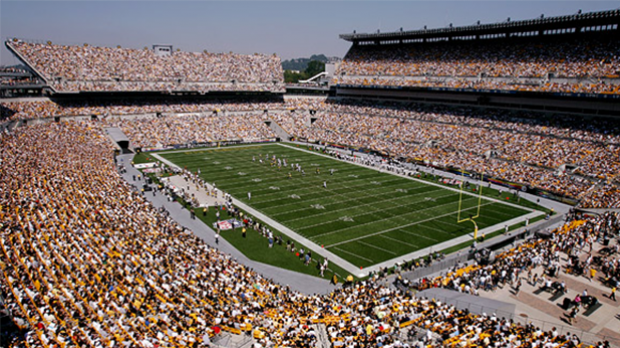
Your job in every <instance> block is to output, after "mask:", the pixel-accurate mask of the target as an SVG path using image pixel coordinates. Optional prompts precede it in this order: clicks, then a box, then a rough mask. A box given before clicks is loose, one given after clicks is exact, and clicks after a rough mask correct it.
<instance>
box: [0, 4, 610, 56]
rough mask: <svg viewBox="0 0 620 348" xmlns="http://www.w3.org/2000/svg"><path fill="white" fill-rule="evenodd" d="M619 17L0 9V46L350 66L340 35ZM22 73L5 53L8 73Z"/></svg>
mask: <svg viewBox="0 0 620 348" xmlns="http://www.w3.org/2000/svg"><path fill="white" fill-rule="evenodd" d="M618 8H620V1H490V0H487V1H465V0H461V1H405V0H403V1H354V0H348V1H327V0H315V1H301V0H289V1H262V0H252V1H235V0H227V1H224V0H222V1H206V0H195V1H180V0H179V1H176V0H168V1H149V0H141V1H90V0H85V1H84V0H82V1H55V0H46V1H29V0H13V1H11V0H0V36H1V37H2V41H3V42H4V41H5V40H6V39H7V38H13V37H17V38H22V39H30V40H40V41H48V40H49V41H52V42H54V43H58V44H72V45H82V44H84V43H88V44H91V45H95V46H117V45H121V46H122V47H131V48H143V47H145V46H146V47H151V46H152V45H153V44H171V45H173V46H174V49H175V50H176V49H177V48H178V49H181V50H183V51H195V52H197V51H203V50H205V49H206V50H207V51H209V52H229V51H232V52H235V53H242V54H251V53H256V52H258V53H264V54H272V53H276V54H277V55H279V56H280V57H281V58H282V59H290V58H297V57H309V56H310V55H312V54H321V53H323V54H325V55H327V56H337V57H343V56H344V55H345V54H346V52H347V50H348V49H349V47H350V44H349V43H348V42H346V41H344V40H341V39H339V37H338V35H339V34H344V33H352V32H353V31H354V30H355V31H356V32H357V33H374V32H376V31H377V30H380V31H381V32H388V31H398V30H400V28H401V27H402V28H403V30H415V29H421V28H423V27H424V26H425V25H426V26H428V28H429V29H430V28H443V27H447V26H448V25H450V23H452V24H453V25H454V26H461V25H471V24H475V23H476V22H477V21H478V20H480V21H481V23H483V24H484V23H497V22H502V21H506V20H507V18H508V17H510V18H511V20H520V19H532V18H538V17H540V15H541V14H544V15H545V16H547V17H549V16H557V15H567V14H573V13H576V12H577V11H578V10H580V9H581V10H582V11H583V12H592V11H601V10H610V9H618ZM16 63H19V62H18V60H17V59H16V58H14V57H13V56H12V54H11V53H10V52H9V51H8V50H7V49H6V48H5V47H4V45H2V49H1V50H0V64H2V65H12V64H16Z"/></svg>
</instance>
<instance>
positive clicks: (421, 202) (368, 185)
mask: <svg viewBox="0 0 620 348" xmlns="http://www.w3.org/2000/svg"><path fill="white" fill-rule="evenodd" d="M301 149H304V148H303V147H301V148H296V147H293V146H285V145H279V144H264V145H253V146H238V147H226V148H217V149H200V150H198V151H181V152H179V151H177V152H173V153H165V152H164V153H160V155H161V156H162V157H163V158H165V159H167V160H169V161H171V162H173V163H174V164H176V165H178V166H179V167H181V168H187V169H189V170H191V171H192V172H196V171H197V170H198V169H200V172H201V177H202V178H203V179H204V180H205V181H207V182H209V183H215V184H216V185H217V187H218V188H219V189H222V190H224V191H226V192H228V193H230V194H231V195H233V197H235V198H236V199H239V200H241V201H243V202H244V203H246V204H248V205H250V206H251V207H252V208H254V209H256V210H258V211H260V212H261V213H263V214H265V215H267V216H269V217H271V218H272V219H274V220H276V221H278V222H279V223H281V224H283V225H285V226H287V227H288V228H290V229H291V230H293V231H295V232H297V233H298V234H300V235H303V236H304V237H306V238H308V239H309V240H311V241H313V242H314V243H316V244H317V245H323V246H324V247H325V248H326V249H328V250H329V251H331V252H333V253H334V254H336V255H338V256H340V257H342V258H343V259H346V260H347V261H349V262H351V263H352V264H354V265H356V266H363V267H368V266H371V265H374V264H377V263H379V262H382V261H386V260H390V259H393V258H395V257H398V256H400V255H405V254H408V253H411V252H414V251H416V250H419V249H422V248H426V247H430V246H432V245H435V244H438V243H441V242H444V241H447V240H450V239H453V238H456V237H459V236H462V235H464V234H468V233H471V232H473V225H472V224H471V223H465V224H458V223H457V222H456V220H457V218H456V214H457V208H458V201H459V193H458V192H454V191H451V190H448V189H445V188H443V187H438V186H434V185H429V184H427V183H424V182H421V181H418V180H412V179H409V178H405V177H400V176H396V175H392V174H389V173H382V172H380V171H378V170H375V169H370V168H365V167H361V166H358V165H354V164H351V163H347V162H343V161H338V160H336V159H332V158H328V157H327V156H321V155H319V154H318V153H316V152H311V151H301ZM274 155H275V156H276V157H277V158H280V159H286V161H287V162H288V166H287V167H282V168H278V167H277V166H272V165H271V158H272V156H274ZM259 156H260V158H262V160H263V163H260V161H259ZM267 157H268V159H267ZM290 163H299V164H300V165H301V167H302V168H303V170H304V171H305V175H302V174H301V173H299V172H297V171H295V170H293V169H291V166H290ZM317 168H318V169H319V171H320V173H317ZM331 169H333V170H334V173H333V175H332V174H331V173H330V170H331ZM289 173H290V174H291V178H289ZM324 184H326V186H327V187H326V188H325V187H324ZM248 192H251V199H249V198H248ZM477 202H478V197H477V196H468V195H463V201H462V209H463V211H464V215H465V216H467V214H469V213H474V214H475V211H476V207H477ZM527 213H529V211H527V210H525V209H522V208H518V207H515V206H511V205H508V204H504V203H501V202H494V201H491V200H487V199H484V198H483V201H482V210H481V216H480V217H479V218H478V219H476V222H477V223H478V226H479V228H480V229H483V228H485V227H488V226H492V225H497V224H501V223H502V222H504V221H507V220H510V219H513V218H515V217H518V216H521V215H524V214H527Z"/></svg>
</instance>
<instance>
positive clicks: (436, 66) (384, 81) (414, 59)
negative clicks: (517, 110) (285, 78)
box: [334, 38, 620, 94]
mask: <svg viewBox="0 0 620 348" xmlns="http://www.w3.org/2000/svg"><path fill="white" fill-rule="evenodd" d="M618 49H619V42H618V40H617V39H613V38H611V39H603V38H589V39H584V38H579V39H574V38H569V39H567V38H560V39H558V40H545V41H542V40H538V39H535V38H529V39H526V40H523V39H513V40H511V41H507V40H483V41H481V42H467V41H466V42H459V41H455V42H437V43H432V42H430V43H412V44H401V45H381V46H378V45H354V46H353V47H351V49H350V50H349V52H348V53H347V55H346V56H345V58H344V60H343V62H342V64H341V65H340V67H339V69H338V71H337V72H336V77H335V80H334V82H335V83H336V84H340V85H358V86H359V85H363V86H374V85H378V86H415V87H449V88H460V89H499V90H515V91H536V92H572V93H608V94H618V93H620V90H619V87H620V84H618V78H619V75H620V72H619V71H618V66H620V61H618V55H617V54H616V52H618ZM586 50H587V52H588V54H587V55H583V52H584V51H586Z"/></svg>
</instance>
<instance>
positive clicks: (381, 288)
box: [0, 10, 620, 348]
mask: <svg viewBox="0 0 620 348" xmlns="http://www.w3.org/2000/svg"><path fill="white" fill-rule="evenodd" d="M618 18H620V10H613V11H605V12H601V13H594V14H578V15H573V16H564V17H554V18H545V19H538V20H531V21H517V22H507V23H496V24H491V25H476V26H469V27H461V28H452V27H450V28H443V29H431V30H426V29H424V30H419V31H411V32H407V31H405V32H403V31H401V32H397V33H377V34H352V35H342V36H341V37H342V38H343V39H345V40H348V41H351V42H353V46H352V47H351V49H350V50H349V52H348V53H347V56H346V57H345V59H344V61H343V62H342V63H341V64H340V65H339V67H338V70H337V73H336V76H333V79H334V80H333V81H334V82H335V83H336V84H337V85H336V86H334V87H333V88H331V89H330V90H329V92H327V91H326V92H325V93H329V95H330V96H329V97H328V98H314V97H312V98H311V97H300V98H294V97H292V96H286V97H283V96H282V93H283V92H284V81H283V72H282V68H281V62H280V59H279V58H278V57H277V56H275V55H273V56H265V55H259V54H254V55H239V54H233V53H228V54H212V53H207V52H202V53H188V52H180V51H173V50H172V48H171V47H170V46H166V47H163V46H162V47H159V48H158V49H161V50H158V49H156V48H155V47H154V48H153V50H150V49H146V48H145V49H144V50H137V49H126V48H120V47H118V48H107V47H94V46H91V45H82V46H63V45H57V44H53V43H51V42H48V43H32V42H27V41H22V40H17V39H11V40H8V41H6V46H7V47H8V48H9V50H11V52H13V53H14V54H15V55H17V56H18V58H19V59H20V60H21V61H22V62H24V63H25V64H27V65H28V70H27V71H6V73H7V74H9V75H11V74H12V75H11V76H9V75H6V76H7V78H6V79H3V83H5V82H4V81H20V80H21V81H22V82H24V83H25V84H36V85H41V83H39V82H41V79H43V80H44V81H45V85H46V86H45V87H42V88H48V87H50V88H52V89H53V92H54V93H52V96H51V97H50V98H47V97H45V98H37V99H34V98H21V99H11V100H4V101H0V149H1V151H0V346H2V347H8V348H87V347H88V348H91V347H94V348H133V347H142V348H156V347H161V348H185V347H191V348H206V347H209V348H223V347H226V348H228V347H230V348H244V347H250V346H251V347H252V348H289V347H290V348H371V347H382V348H434V347H438V348H439V347H443V348H474V347H477V348H504V347H506V348H612V347H620V334H619V333H618V332H619V330H617V329H618V328H620V324H619V323H618V322H617V319H618V309H619V308H620V307H619V304H618V302H617V301H616V298H615V296H616V291H617V288H618V286H620V258H619V257H618V255H620V213H619V212H618V209H620V123H619V122H618V121H617V118H614V117H606V116H610V115H615V114H617V113H618V110H619V109H618V106H617V103H616V101H617V100H618V99H619V98H620V89H619V88H620V68H619V67H620V54H619V52H620V42H619V39H618V38H619V35H618V33H620V30H619V27H618ZM30 72H32V74H33V75H31V74H30ZM13 75H15V76H13ZM10 83H13V82H10ZM6 84H9V82H7V83H6ZM392 87H394V88H392ZM409 87H412V88H409ZM433 88H435V89H434V90H433ZM420 90H422V92H420ZM489 90H494V91H493V92H488V93H487V92H484V91H489ZM472 91H475V93H472ZM496 91H500V92H499V93H496ZM508 91H511V92H510V93H509V92H508ZM512 91H518V92H519V93H517V92H514V93H512ZM46 92H47V90H46ZM81 92H88V93H81ZM91 92H113V93H91ZM135 92H146V93H135ZM152 92H154V93H152ZM177 92H178V93H177ZM186 92H187V93H186ZM211 92H221V93H213V94H214V95H215V96H213V95H210V93H211ZM228 92H234V93H228ZM246 92H247V93H246ZM256 92H265V93H256ZM400 92H402V93H400ZM521 92H523V93H521ZM527 92H539V93H527ZM565 92H568V94H570V95H568V96H565V95H558V93H560V94H561V93H565ZM399 93H400V94H399ZM419 93H422V94H419ZM492 93H493V94H496V95H495V96H493V97H489V96H488V95H487V94H492ZM578 93H588V95H577V94H578ZM42 94H43V93H42ZM46 94H47V93H46ZM416 94H417V96H416ZM430 94H433V96H431V97H429V95H430ZM497 94H499V95H500V96H499V97H498V96H497ZM509 94H510V95H511V96H510V97H506V99H503V100H499V99H501V98H504V95H509ZM453 96H456V97H457V98H461V99H462V100H459V101H458V102H457V101H450V100H449V99H451V98H453ZM216 98H217V99H216ZM510 98H512V99H510ZM438 99H442V100H441V101H439V102H436V101H437V100H438ZM498 100H499V101H498ZM462 101H463V102H462ZM521 101H524V102H523V104H522V105H521V104H520V106H519V107H513V105H514V104H511V103H517V104H519V103H521ZM582 102H584V103H586V104H588V106H587V107H583V108H577V107H576V105H579V104H580V103H582ZM553 103H555V104H554V105H552V106H551V105H550V104H553ZM571 103H572V104H571ZM561 104H565V105H561ZM557 105H561V106H562V107H563V108H558V107H557ZM535 106H540V108H539V109H536V108H535ZM528 108H529V109H528ZM535 110H542V111H547V112H538V111H535ZM552 110H553V112H554V113H551V111H552ZM560 111H563V112H560ZM280 140H286V141H290V142H288V143H287V144H276V142H279V141H280ZM227 145H234V146H227ZM123 152H126V153H129V152H135V156H134V155H133V154H123ZM287 161H288V162H287ZM300 163H302V164H303V166H304V168H305V170H308V174H307V175H306V172H305V171H304V170H303V169H302V166H301V165H300ZM289 167H290V168H291V169H290V171H289V169H288V168H289ZM132 176H133V177H132ZM326 178H327V179H326ZM478 178H480V180H481V181H478ZM173 179H174V180H179V181H178V182H173ZM482 180H484V183H483V182H482ZM148 190H151V191H152V192H148V193H147V191H148ZM483 190H484V191H485V192H484V194H482V192H483ZM487 190H488V191H487ZM199 196H200V197H199ZM203 196H204V197H207V198H205V202H206V203H204V204H203V202H201V201H200V199H202V197H203ZM246 196H247V199H245V197H246ZM522 198H523V199H522ZM323 200H324V201H323ZM541 200H542V201H543V202H540V201H541ZM535 201H536V203H534V202H535ZM476 202H477V203H476ZM562 203H568V204H570V205H571V206H569V205H566V204H562ZM553 208H559V209H560V210H561V211H559V214H556V213H557V212H556V211H554V209H553ZM476 209H477V211H478V214H477V215H476V216H473V214H469V213H471V212H473V211H475V210H476ZM464 215H469V219H465V220H461V217H462V216H464ZM225 216H228V218H225ZM455 218H456V219H455ZM475 219H477V220H475ZM530 219H531V221H530ZM462 222H474V225H476V230H475V232H473V233H472V231H474V230H473V227H472V226H471V224H467V225H468V226H465V225H466V224H461V223H462ZM478 224H479V225H480V226H481V231H484V232H481V236H480V235H478ZM210 226H213V228H211V227H210ZM427 232H428V233H427ZM486 232H488V233H489V234H488V235H486V236H488V238H487V239H486V240H485V233H486ZM287 233H290V234H287ZM274 234H275V236H276V238H275V241H274ZM220 236H221V237H222V239H223V241H220V239H219V238H220ZM496 237H497V238H496ZM296 238H298V239H296ZM373 238H374V239H373ZM283 239H285V240H287V239H288V240H287V241H286V243H283ZM291 239H292V240H293V241H292V242H291ZM211 240H213V241H214V242H215V247H213V246H211V245H209V244H208V243H209V241H211ZM267 241H269V242H267ZM375 242H376V243H375ZM444 242H445V243H444ZM452 242H453V243H452ZM479 242H480V243H481V244H480V245H479V244H477V243H479ZM242 243H243V244H242ZM446 243H452V244H450V246H446ZM283 244H286V246H283ZM481 245H482V246H481ZM244 248H245V249H244ZM285 248H286V249H285ZM304 248H306V249H305V250H304ZM433 248H435V249H433ZM467 248H470V249H469V251H467ZM486 248H489V249H486ZM491 248H493V250H495V251H494V252H492V253H491V252H490V250H491ZM250 249H251V251H252V252H254V253H255V254H253V255H251V254H250V253H249V252H248V253H246V254H245V255H243V254H242V252H247V250H250ZM224 250H227V251H228V252H230V254H228V253H225V252H224ZM403 250H404V251H403ZM411 250H415V252H413V251H411ZM452 250H457V251H455V252H453V251H452ZM418 251H419V254H416V256H412V255H414V254H415V253H416V252H418ZM313 252H314V256H313V254H312V253H313ZM444 253H446V254H448V253H451V254H449V255H448V256H447V257H446V258H444V256H445V255H443V254H444ZM257 254H264V255H261V256H264V259H259V258H255V257H256V255H257ZM282 255H284V256H282ZM327 255H328V256H329V259H328V257H327ZM332 256H334V257H333V258H332ZM238 257H239V258H238ZM437 257H439V258H440V260H436V258H437ZM238 260H244V261H243V263H242V262H239V261H238ZM264 260H268V261H269V262H273V264H276V265H279V266H283V267H285V266H289V265H288V264H293V263H296V264H295V265H294V266H299V268H301V269H302V271H299V269H298V268H297V269H296V268H295V267H291V268H288V269H290V270H296V271H299V272H300V273H305V275H300V274H295V275H293V274H292V273H289V271H288V270H277V271H273V268H272V267H264V265H263V264H262V262H263V261H264ZM273 260H284V261H282V262H281V263H280V264H278V263H277V262H276V261H273ZM352 260H357V262H356V263H354V261H352ZM395 260H398V261H395ZM436 261H437V262H436ZM244 263H245V264H244ZM345 263H346V264H345ZM285 264H286V265H285ZM309 265H313V266H314V265H316V266H317V267H316V269H314V267H308V266H309ZM349 266H352V267H349ZM388 267H389V268H388ZM285 268H286V267H285ZM258 269H262V270H265V272H266V273H265V274H261V273H260V272H258V271H256V270H258ZM358 270H359V272H358ZM270 272H273V273H270ZM339 272H340V273H339ZM420 274H422V275H420ZM312 275H315V276H316V277H312ZM354 275H357V276H360V277H364V278H362V279H356V278H354V277H353V276H354ZM297 277H299V278H297ZM319 277H324V279H322V278H319ZM271 278H274V279H277V280H278V281H277V282H276V281H273V280H271ZM293 278H294V279H295V281H294V282H288V280H290V279H293ZM302 278H303V280H302V281H300V282H297V280H298V279H302ZM328 278H331V279H332V281H331V284H330V285H328V281H327V280H326V279H328ZM284 279H285V280H286V281H283V280H284ZM343 280H344V281H345V282H344V284H342V283H343ZM299 283H301V284H299ZM285 284H291V286H290V287H289V285H285ZM317 284H319V285H317ZM309 285H312V286H315V285H316V287H325V288H326V289H328V290H330V291H331V292H329V293H328V294H326V293H327V292H328V291H327V290H326V291H324V292H323V293H324V294H310V292H312V291H310V290H308V289H306V288H304V286H306V287H308V288H310V286H309ZM316 287H315V289H316ZM296 288H297V289H299V290H302V291H298V290H295V289H296ZM437 288H442V289H441V290H443V291H446V292H447V291H448V290H450V292H451V293H452V294H453V296H455V298H457V297H458V300H456V301H448V300H443V299H440V298H439V297H437V296H435V295H439V294H440V292H439V291H437V292H432V290H437ZM584 289H585V290H584ZM304 291H305V292H308V293H304ZM417 291H421V292H422V294H424V291H430V292H427V294H428V293H430V294H431V295H429V296H431V297H424V296H423V295H420V293H418V292H417ZM475 296H479V297H475ZM543 296H544V298H543ZM550 296H552V297H550ZM453 299H454V298H453ZM480 299H483V300H482V301H481V302H476V301H478V300H480ZM491 299H501V300H504V301H506V302H504V305H505V304H509V305H511V306H513V310H512V311H509V312H500V311H499V310H498V311H497V312H489V311H487V310H485V308H487V307H484V306H482V305H481V306H478V305H477V304H476V303H485V305H486V304H488V303H490V302H491V301H492V300H491ZM484 300H486V301H488V302H484ZM459 301H461V302H460V303H459ZM468 301H474V302H468ZM455 302H456V305H455V304H454V303H455ZM515 305H516V306H517V307H518V309H516V308H515ZM489 308H490V307H489ZM498 308H499V307H498ZM476 309H479V310H476ZM495 309H497V308H496V307H493V310H494V311H495ZM595 312H596V314H593V313H595Z"/></svg>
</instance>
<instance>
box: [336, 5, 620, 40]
mask: <svg viewBox="0 0 620 348" xmlns="http://www.w3.org/2000/svg"><path fill="white" fill-rule="evenodd" d="M606 25H612V26H613V25H615V28H614V30H615V31H616V32H620V10H609V11H601V12H589V13H577V14H573V15H566V16H558V17H548V18H544V17H542V16H541V18H537V19H529V20H521V21H514V22H513V21H510V18H508V20H507V21H506V22H502V23H493V24H475V25H468V26H462V27H451V25H450V27H448V28H438V29H420V30H411V31H402V29H401V31H397V32H388V33H379V32H377V33H374V34H367V33H355V32H354V33H352V34H341V35H340V38H341V39H343V40H346V41H350V42H354V43H358V42H381V41H391V40H399V41H402V40H409V39H427V38H442V37H443V38H452V37H458V36H478V37H479V36H481V35H493V34H511V33H521V32H536V31H538V32H540V33H542V32H544V31H545V30H554V29H570V28H574V29H575V31H574V32H576V33H578V32H581V31H582V29H583V28H587V27H598V26H606ZM593 30H596V29H593ZM598 30H601V29H600V28H599V29H598Z"/></svg>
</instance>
